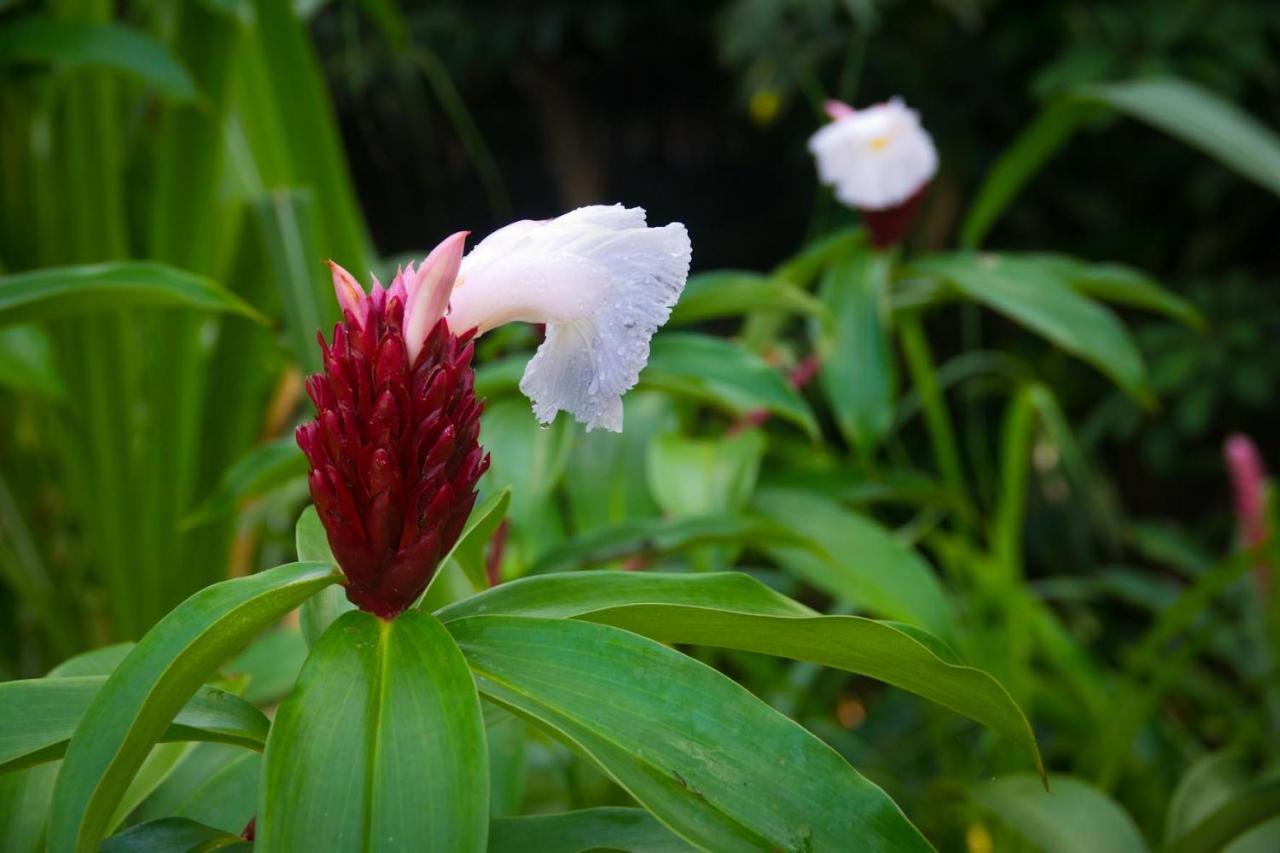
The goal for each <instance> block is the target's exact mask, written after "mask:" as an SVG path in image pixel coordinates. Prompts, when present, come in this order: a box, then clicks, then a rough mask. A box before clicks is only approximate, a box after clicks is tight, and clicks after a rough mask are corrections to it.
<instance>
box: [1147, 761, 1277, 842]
mask: <svg viewBox="0 0 1280 853" xmlns="http://www.w3.org/2000/svg"><path fill="white" fill-rule="evenodd" d="M1276 817H1280V779H1270V780H1267V781H1265V782H1258V783H1256V784H1254V785H1250V786H1248V787H1246V788H1244V789H1242V790H1240V791H1237V792H1235V793H1234V794H1233V795H1232V796H1231V798H1230V799H1229V800H1227V801H1226V802H1225V803H1223V804H1222V805H1221V806H1219V807H1218V808H1216V809H1214V811H1213V812H1212V813H1210V814H1209V816H1208V817H1206V818H1205V819H1204V820H1202V821H1201V822H1200V823H1198V824H1196V826H1195V827H1193V828H1192V829H1190V830H1189V831H1188V832H1187V833H1186V834H1185V835H1183V836H1182V837H1181V838H1179V839H1178V840H1177V842H1176V843H1174V844H1171V845H1169V848H1168V850H1169V853H1216V851H1219V850H1225V849H1226V848H1227V846H1228V845H1230V844H1231V843H1232V842H1234V841H1235V840H1236V839H1238V838H1241V837H1242V836H1244V835H1245V834H1246V833H1248V832H1250V830H1253V829H1255V828H1256V827H1258V826H1259V825H1261V824H1263V823H1266V822H1267V821H1270V820H1272V819H1273V818H1276ZM1272 836H1273V837H1272V843H1274V841H1275V839H1276V838H1277V837H1280V829H1277V830H1276V831H1274V832H1272ZM1260 840H1261V839H1260ZM1232 849H1234V848H1232Z"/></svg>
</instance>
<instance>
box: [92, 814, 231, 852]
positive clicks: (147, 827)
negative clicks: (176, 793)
mask: <svg viewBox="0 0 1280 853" xmlns="http://www.w3.org/2000/svg"><path fill="white" fill-rule="evenodd" d="M214 850H223V851H226V853H252V851H253V844H252V843H251V842H248V841H243V840H241V838H240V836H238V835H232V834H231V833H229V832H224V831H222V830H221V829H214V828H213V827H211V826H205V825H204V824H202V823H196V822H195V821H194V820H188V819H187V818H184V817H166V818H161V819H160V820H152V821H148V822H147V823H140V824H138V825H137V826H132V827H129V828H128V829H126V830H125V831H124V832H122V833H120V834H119V835H113V836H111V837H110V838H108V839H107V840H106V841H104V842H102V847H101V848H99V853H179V851H182V853H197V851H199V853H212V851H214Z"/></svg>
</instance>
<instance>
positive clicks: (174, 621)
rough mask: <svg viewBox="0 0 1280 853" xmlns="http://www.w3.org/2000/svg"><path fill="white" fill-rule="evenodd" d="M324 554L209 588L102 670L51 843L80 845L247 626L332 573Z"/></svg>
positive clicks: (72, 756)
mask: <svg viewBox="0 0 1280 853" xmlns="http://www.w3.org/2000/svg"><path fill="white" fill-rule="evenodd" d="M336 579H337V578H336V575H335V573H334V571H333V569H332V568H331V567H330V566H329V565H328V564H324V563H293V564H290V565H286V566H279V567H277V568H274V569H270V570H268V571H265V572H261V573H259V574H256V575H250V576H248V577H243V578H235V579H233V580H229V581H223V582H222V583H218V584H214V585H213V586H210V587H207V588H205V589H203V590H201V591H200V592H197V593H196V594H195V595H193V596H191V597H190V598H188V599H187V600H186V601H184V602H183V603H182V604H180V605H178V607H177V608H175V609H174V610H173V611H172V612H170V613H169V615H168V616H166V617H165V618H164V619H162V620H160V622H159V623H158V624H157V625H156V626H155V627H154V628H152V629H151V630H150V631H148V632H147V634H146V636H145V637H143V638H142V640H141V641H140V642H139V643H138V645H137V646H135V647H134V648H133V650H132V651H131V652H130V653H129V655H128V656H127V657H126V658H125V659H124V661H123V662H122V663H121V664H120V665H119V666H118V667H117V668H116V670H115V671H114V672H113V673H112V674H111V676H110V677H109V678H108V679H107V682H106V684H105V685H103V687H102V689H101V690H100V691H99V692H98V695H97V696H96V697H95V698H94V700H93V702H91V703H90V705H89V708H88V710H86V711H85V713H84V716H83V718H82V719H81V721H80V725H79V726H78V727H77V728H76V732H75V735H74V736H73V737H72V738H71V743H70V744H69V745H68V746H67V752H66V757H65V759H64V761H63V765H62V771H61V773H60V774H59V775H58V784H57V789H56V791H55V794H54V808H53V814H52V816H51V819H50V823H49V826H50V830H49V851H50V853H63V851H77V853H80V852H81V851H84V853H88V852H89V851H93V850H96V849H97V845H98V842H100V841H101V840H102V837H103V835H104V834H105V833H106V831H107V829H108V826H109V822H110V820H111V816H112V814H113V813H114V811H115V809H116V807H117V805H118V804H119V802H120V798H121V796H122V795H123V793H124V788H125V786H126V785H127V784H128V782H129V780H130V779H132V778H133V775H134V773H135V772H137V770H138V768H139V767H140V766H141V765H142V762H143V760H144V759H145V758H146V755H147V753H148V752H149V751H150V749H151V746H152V745H153V744H154V743H155V742H156V741H157V740H158V739H159V738H160V737H161V736H162V735H163V734H164V732H165V730H166V729H167V728H168V726H169V724H170V723H171V722H172V721H173V719H174V717H175V716H177V713H178V711H179V710H180V709H181V708H182V706H183V705H185V704H186V703H187V701H188V700H189V699H190V698H191V697H192V696H193V695H194V694H195V693H196V691H197V690H198V689H199V687H200V685H201V684H203V683H204V682H205V681H206V680H207V679H208V678H209V677H210V676H212V675H213V674H214V672H215V671H216V670H217V668H218V667H219V666H220V665H221V664H222V663H223V662H225V661H226V660H227V659H228V658H229V657H231V656H232V655H233V654H234V653H235V652H236V651H238V650H239V649H240V648H242V647H243V646H244V645H245V644H246V643H248V642H249V640H250V639H252V638H253V637H254V635H256V634H258V633H259V632H261V631H262V629H264V628H265V627H267V626H268V625H270V624H271V623H272V622H274V621H275V620H277V619H279V618H280V617H281V616H283V615H284V614H285V613H287V612H289V611H290V610H292V609H293V608H295V607H297V606H298V605H299V604H301V603H302V602H303V601H305V600H306V599H307V598H309V597H310V596H311V595H313V594H315V593H316V592H317V591H319V590H321V589H323V588H324V587H326V586H328V585H329V584H331V583H333V582H334V581H335V580H336Z"/></svg>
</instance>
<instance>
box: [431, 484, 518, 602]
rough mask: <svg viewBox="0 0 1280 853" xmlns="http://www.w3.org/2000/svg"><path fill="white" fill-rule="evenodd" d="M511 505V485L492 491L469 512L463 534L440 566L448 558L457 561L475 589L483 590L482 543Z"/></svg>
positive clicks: (485, 578)
mask: <svg viewBox="0 0 1280 853" xmlns="http://www.w3.org/2000/svg"><path fill="white" fill-rule="evenodd" d="M510 505H511V487H510V486H508V487H506V488H505V489H503V490H501V491H499V492H495V493H494V494H492V495H490V496H489V497H488V498H486V499H485V500H484V502H483V503H481V504H480V505H479V506H477V507H476V508H475V509H474V510H472V511H471V517H470V518H468V519H467V523H466V526H465V527H463V528H462V535H461V536H459V537H458V541H457V542H455V543H454V545H453V547H452V548H450V549H449V553H448V554H446V555H445V556H444V558H443V559H442V560H441V561H440V565H441V566H442V567H443V566H444V565H445V564H446V563H448V562H449V560H451V559H452V560H457V561H458V565H459V566H461V567H462V572H463V574H465V575H466V576H467V580H469V581H471V585H472V586H473V587H475V588H476V589H484V588H485V587H487V586H488V585H489V579H488V578H487V577H486V576H485V571H484V546H485V545H486V544H488V542H489V539H490V538H492V537H493V532H494V531H495V530H497V529H498V525H499V524H501V523H502V520H503V519H504V518H506V517H507V507H509V506H510Z"/></svg>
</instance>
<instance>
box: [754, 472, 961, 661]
mask: <svg viewBox="0 0 1280 853" xmlns="http://www.w3.org/2000/svg"><path fill="white" fill-rule="evenodd" d="M752 505H753V507H754V508H755V509H756V510H757V511H758V512H759V513H760V514H762V515H763V516H765V517H766V518H767V519H769V520H770V521H771V522H773V524H774V525H776V526H777V527H778V528H779V529H781V530H785V531H788V532H789V533H790V534H791V536H792V537H793V540H792V541H786V540H782V541H776V540H775V541H774V542H772V543H768V544H765V545H764V546H763V548H764V551H765V552H766V553H767V554H769V555H770V557H771V558H772V559H773V560H775V561H776V562H777V563H778V564H779V565H781V566H782V567H784V568H785V569H787V570H788V571H790V572H793V573H794V574H796V575H798V576H800V577H801V578H803V579H804V580H806V581H808V582H809V583H811V584H813V585H814V586H816V587H818V588H819V589H822V590H824V591H825V592H827V593H829V594H831V595H834V596H837V597H839V598H842V599H844V600H846V601H848V602H849V603H851V604H854V605H857V606H858V607H861V608H865V609H866V610H868V611H870V612H872V613H874V614H875V615H878V616H883V617H886V618H889V619H897V620H900V621H902V622H908V623H910V624H913V625H918V626H920V627H922V628H926V629H928V630H929V631H931V632H933V633H934V634H937V635H938V636H940V637H943V638H947V637H949V636H950V635H951V630H952V623H953V616H952V613H951V604H950V602H949V600H948V599H947V597H946V595H945V594H944V593H943V591H942V585H941V583H939V581H938V578H937V576H936V575H935V574H934V572H933V569H932V568H931V567H930V566H929V564H928V563H927V562H925V560H924V558H923V557H921V556H920V555H919V554H917V553H916V552H915V551H914V550H912V549H911V548H910V547H908V546H907V545H906V544H905V543H903V542H901V541H899V540H898V539H897V538H896V537H895V536H894V535H893V534H892V533H890V532H889V531H888V530H885V529H884V528H883V527H881V526H880V525H878V524H877V523H876V522H874V521H872V520H871V519H869V518H866V517H864V516H861V515H858V514H856V513H853V512H850V511H848V510H846V509H844V508H843V507H841V506H840V505H839V504H836V503H834V502H832V501H829V500H827V499H826V498H824V497H822V496H820V495H818V494H815V493H813V492H809V491H806V490H802V489H782V488H770V489H762V490H760V492H759V493H758V494H757V495H756V497H755V499H754V501H753V503H752Z"/></svg>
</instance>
